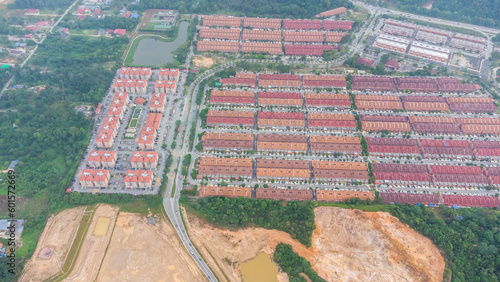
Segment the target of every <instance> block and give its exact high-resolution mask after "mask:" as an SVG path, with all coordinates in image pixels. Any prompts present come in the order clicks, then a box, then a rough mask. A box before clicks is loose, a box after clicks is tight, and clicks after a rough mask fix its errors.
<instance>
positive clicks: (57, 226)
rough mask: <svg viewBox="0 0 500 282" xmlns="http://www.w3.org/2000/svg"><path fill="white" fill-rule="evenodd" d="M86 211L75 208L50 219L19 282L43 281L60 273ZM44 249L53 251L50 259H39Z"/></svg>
mask: <svg viewBox="0 0 500 282" xmlns="http://www.w3.org/2000/svg"><path fill="white" fill-rule="evenodd" d="M84 209H85V208H84V207H78V208H73V209H69V210H65V211H62V212H60V213H58V214H57V215H52V216H51V217H49V219H48V221H47V225H46V226H45V229H44V230H43V232H42V235H41V236H40V239H39V240H38V244H37V246H36V249H35V252H34V253H33V256H32V257H31V259H30V260H29V261H28V262H27V263H26V266H25V267H24V269H25V271H24V273H23V275H22V276H21V278H20V280H19V281H42V280H45V279H47V278H49V277H51V276H54V275H56V274H57V273H58V272H59V271H60V266H62V265H63V264H64V261H65V260H66V256H67V255H68V251H69V249H70V247H71V244H72V243H73V240H74V238H75V235H76V232H77V231H78V226H79V225H80V222H81V220H82V216H83V210H84ZM44 248H50V249H51V250H52V256H51V257H50V258H49V259H39V254H40V251H41V250H42V249H44ZM58 260H59V263H58Z"/></svg>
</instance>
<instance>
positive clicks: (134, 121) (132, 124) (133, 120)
mask: <svg viewBox="0 0 500 282" xmlns="http://www.w3.org/2000/svg"><path fill="white" fill-rule="evenodd" d="M138 122H139V120H138V119H131V120H130V124H129V125H128V127H129V128H136V127H137V123H138Z"/></svg>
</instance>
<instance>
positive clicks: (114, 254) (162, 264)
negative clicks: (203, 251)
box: [97, 213, 205, 282]
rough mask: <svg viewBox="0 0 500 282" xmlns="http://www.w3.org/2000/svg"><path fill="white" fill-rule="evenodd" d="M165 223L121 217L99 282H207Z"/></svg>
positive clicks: (163, 221)
mask: <svg viewBox="0 0 500 282" xmlns="http://www.w3.org/2000/svg"><path fill="white" fill-rule="evenodd" d="M203 277H204V275H203V273H202V272H201V270H200V269H199V268H198V266H197V265H196V264H195V263H194V261H193V260H192V259H190V257H189V255H187V254H186V250H185V249H184V248H183V247H182V244H181V242H180V241H179V239H178V238H177V236H176V234H175V231H174V229H173V228H172V226H171V225H170V223H168V222H167V221H166V220H165V219H160V220H159V221H157V222H156V224H155V225H154V226H153V225H149V224H147V223H146V218H145V217H144V216H140V215H137V214H131V213H120V214H119V216H118V219H117V221H116V227H115V231H114V233H113V239H112V240H111V244H110V245H109V248H108V252H107V254H106V257H105V258H104V261H103V264H102V268H101V271H100V273H99V277H98V278H97V281H190V282H194V281H205V279H204V278H203Z"/></svg>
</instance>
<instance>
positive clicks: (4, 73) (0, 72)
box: [0, 67, 12, 89]
mask: <svg viewBox="0 0 500 282" xmlns="http://www.w3.org/2000/svg"><path fill="white" fill-rule="evenodd" d="M11 75H12V67H10V68H6V69H0V89H2V88H3V86H4V85H5V83H7V81H9V79H10V76H11Z"/></svg>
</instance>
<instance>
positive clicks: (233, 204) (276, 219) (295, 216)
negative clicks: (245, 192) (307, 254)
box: [188, 197, 316, 246]
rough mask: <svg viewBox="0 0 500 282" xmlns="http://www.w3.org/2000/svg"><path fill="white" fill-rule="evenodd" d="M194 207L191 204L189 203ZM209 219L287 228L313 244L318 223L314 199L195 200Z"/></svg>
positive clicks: (200, 212) (287, 230)
mask: <svg viewBox="0 0 500 282" xmlns="http://www.w3.org/2000/svg"><path fill="white" fill-rule="evenodd" d="M188 206H189V207H191V205H188ZM192 207H193V208H194V210H195V212H196V213H197V214H199V215H202V216H203V217H205V218H206V219H207V220H208V221H210V222H212V223H215V224H220V225H224V226H230V227H248V226H257V227H262V228H266V229H277V230H281V231H285V232H287V233H289V234H290V235H292V237H293V238H295V239H297V240H299V242H301V243H302V244H304V245H306V246H310V245H311V236H312V231H313V230H314V229H315V228H316V225H315V223H314V211H313V208H314V204H313V203H312V202H287V203H286V204H284V203H283V202H281V201H271V200H257V199H251V198H236V199H230V198H224V197H209V198H200V199H199V200H198V202H197V203H195V204H192Z"/></svg>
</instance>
